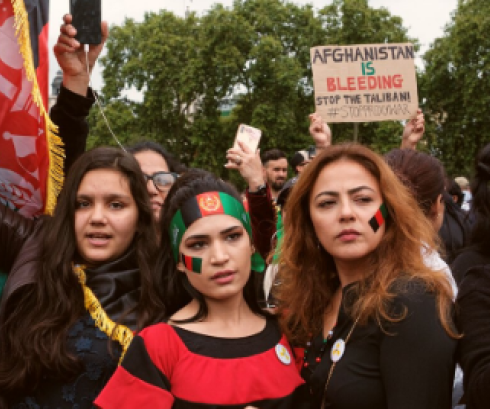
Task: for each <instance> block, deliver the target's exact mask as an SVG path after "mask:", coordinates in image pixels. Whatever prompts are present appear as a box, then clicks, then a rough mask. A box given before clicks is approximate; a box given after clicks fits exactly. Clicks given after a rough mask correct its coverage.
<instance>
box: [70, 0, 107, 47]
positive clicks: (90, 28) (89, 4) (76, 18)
mask: <svg viewBox="0 0 490 409" xmlns="http://www.w3.org/2000/svg"><path fill="white" fill-rule="evenodd" d="M70 13H71V15H72V16H73V20H72V25H73V27H75V28H76V29H77V35H76V36H75V38H76V39H77V41H78V42H80V43H81V44H100V43H101V42H102V33H101V30H100V23H101V21H102V14H101V0H70Z"/></svg>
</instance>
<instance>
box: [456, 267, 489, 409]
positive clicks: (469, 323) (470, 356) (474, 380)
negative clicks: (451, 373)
mask: <svg viewBox="0 0 490 409" xmlns="http://www.w3.org/2000/svg"><path fill="white" fill-rule="evenodd" d="M457 304H458V310H459V314H460V316H459V322H460V327H461V328H460V330H461V332H462V333H463V334H464V336H463V338H461V340H460V342H459V346H458V352H459V360H460V363H461V367H462V369H463V373H464V380H463V383H464V389H465V400H466V408H467V409H483V408H484V409H488V408H490V265H486V266H480V267H475V268H472V269H470V270H468V272H467V273H466V275H465V277H464V279H463V281H462V282H461V286H460V288H459V294H458V300H457Z"/></svg>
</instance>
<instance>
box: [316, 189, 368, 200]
mask: <svg viewBox="0 0 490 409" xmlns="http://www.w3.org/2000/svg"><path fill="white" fill-rule="evenodd" d="M364 189H367V190H370V191H371V192H374V189H373V188H371V187H369V186H358V187H355V188H352V189H349V190H348V191H347V193H348V194H349V195H353V194H354V193H357V192H360V191H361V190H364ZM323 195H328V196H335V197H338V196H340V195H339V192H334V191H330V190H325V191H323V192H320V193H318V194H317V195H316V196H315V199H314V200H316V199H318V198H319V197H320V196H323Z"/></svg>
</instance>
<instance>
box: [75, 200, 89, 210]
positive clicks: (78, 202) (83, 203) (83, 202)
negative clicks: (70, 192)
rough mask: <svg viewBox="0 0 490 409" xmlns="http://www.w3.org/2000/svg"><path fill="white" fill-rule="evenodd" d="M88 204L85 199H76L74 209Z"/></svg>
mask: <svg viewBox="0 0 490 409" xmlns="http://www.w3.org/2000/svg"><path fill="white" fill-rule="evenodd" d="M89 206H90V203H89V202H88V201H87V200H77V203H76V205H75V208H76V209H85V208H87V207H89Z"/></svg>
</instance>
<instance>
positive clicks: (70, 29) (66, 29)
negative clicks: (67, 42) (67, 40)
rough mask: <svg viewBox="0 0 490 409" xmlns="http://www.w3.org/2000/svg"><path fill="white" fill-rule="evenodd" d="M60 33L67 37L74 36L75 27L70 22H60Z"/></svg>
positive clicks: (75, 33)
mask: <svg viewBox="0 0 490 409" xmlns="http://www.w3.org/2000/svg"><path fill="white" fill-rule="evenodd" d="M60 33H61V34H65V35H67V36H68V37H75V36H76V35H77V29H76V28H75V27H74V26H72V25H71V24H62V25H61V26H60Z"/></svg>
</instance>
